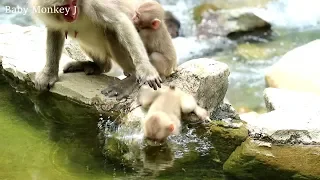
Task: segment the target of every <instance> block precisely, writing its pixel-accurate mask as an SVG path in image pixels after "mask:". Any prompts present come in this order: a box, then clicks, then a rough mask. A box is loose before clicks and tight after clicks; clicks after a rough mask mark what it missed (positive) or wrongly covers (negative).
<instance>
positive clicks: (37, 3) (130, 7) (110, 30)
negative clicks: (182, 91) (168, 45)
mask: <svg viewBox="0 0 320 180" xmlns="http://www.w3.org/2000/svg"><path fill="white" fill-rule="evenodd" d="M29 1H30V5H31V6H32V7H35V8H37V7H40V8H54V7H58V8H69V9H70V11H69V12H68V13H66V12H67V11H66V12H63V13H41V12H35V13H34V16H35V17H36V18H38V19H40V20H41V21H42V22H43V23H44V24H45V26H46V28H47V40H46V44H47V45H46V46H47V48H46V49H47V50H46V56H47V57H46V58H47V60H46V64H45V66H44V68H43V69H42V71H41V72H39V73H37V75H36V79H35V87H36V89H38V90H42V91H43V90H49V89H50V88H51V87H52V86H53V85H54V84H55V82H56V81H58V79H59V78H58V70H59V61H60V57H61V53H62V48H63V45H64V41H65V39H64V37H65V36H69V37H71V38H73V39H75V40H77V42H78V43H79V45H80V47H81V49H82V50H83V51H84V52H85V53H86V54H87V55H88V56H89V57H90V58H91V59H92V60H93V62H79V61H78V62H71V63H69V64H67V65H66V66H65V67H64V69H63V70H64V73H68V72H76V71H84V72H86V73H87V74H100V73H103V72H108V71H109V70H110V69H111V64H112V63H111V60H114V61H116V62H117V64H119V65H120V66H121V68H122V69H123V71H124V72H125V73H126V74H130V75H131V76H129V77H127V78H126V79H124V80H122V81H121V82H120V83H119V84H120V85H119V86H118V85H112V86H109V87H107V88H106V89H104V90H102V91H101V92H102V93H103V94H105V95H106V96H109V97H112V96H117V95H118V96H121V95H123V96H126V95H128V94H130V93H131V91H130V90H132V89H133V87H136V84H135V81H136V80H137V81H138V82H140V83H141V84H144V83H147V84H149V85H150V87H152V88H153V89H158V87H161V82H162V80H161V78H160V75H159V73H158V72H157V70H156V68H155V67H154V66H153V65H152V64H151V63H150V61H149V57H148V54H147V52H146V49H145V47H144V45H143V42H142V40H141V38H140V37H139V34H138V33H137V31H136V29H135V27H134V25H133V23H132V20H131V18H132V16H133V15H134V12H135V9H136V4H137V3H138V0H130V1H129V0H29ZM117 87H118V88H117ZM124 87H125V88H124Z"/></svg>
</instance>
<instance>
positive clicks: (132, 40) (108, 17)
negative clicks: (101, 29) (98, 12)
mask: <svg viewBox="0 0 320 180" xmlns="http://www.w3.org/2000/svg"><path fill="white" fill-rule="evenodd" d="M103 12H105V13H106V14H104V15H103V16H102V17H103V18H104V21H105V22H106V23H107V24H109V27H113V30H114V32H115V34H116V36H117V39H118V40H119V42H120V43H121V44H122V46H123V47H124V48H125V50H126V51H127V52H128V53H129V54H130V57H131V58H132V61H133V64H134V66H135V73H136V77H137V79H138V81H140V82H141V83H142V84H144V83H148V84H149V85H150V87H152V88H154V89H155V90H156V89H157V87H161V78H160V76H159V73H158V72H157V70H156V69H155V68H154V67H153V66H152V65H151V63H150V61H149V58H148V55H147V51H146V49H145V47H144V45H143V42H142V40H141V38H140V36H139V34H138V32H137V31H136V29H135V27H134V25H133V23H132V22H131V20H130V19H129V17H128V16H127V15H126V14H125V13H123V12H121V10H118V11H116V10H113V9H111V8H106V9H105V10H104V11H103ZM110 23H111V24H110Z"/></svg>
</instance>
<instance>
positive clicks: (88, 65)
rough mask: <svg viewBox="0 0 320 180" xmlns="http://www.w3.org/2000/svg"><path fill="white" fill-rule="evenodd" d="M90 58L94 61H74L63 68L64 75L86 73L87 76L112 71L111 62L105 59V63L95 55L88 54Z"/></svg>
mask: <svg viewBox="0 0 320 180" xmlns="http://www.w3.org/2000/svg"><path fill="white" fill-rule="evenodd" d="M87 54H88V56H89V57H90V58H91V59H92V60H93V61H94V62H91V61H73V62H69V63H68V64H66V65H65V67H64V68H63V72H64V73H71V72H84V73H85V74H86V75H93V74H96V75H97V74H101V73H104V72H108V71H110V69H111V67H112V63H111V60H110V59H109V58H105V60H104V61H102V60H100V59H98V58H95V57H94V56H93V55H91V54H89V53H87Z"/></svg>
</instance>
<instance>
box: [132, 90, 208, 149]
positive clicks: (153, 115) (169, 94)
mask: <svg viewBox="0 0 320 180" xmlns="http://www.w3.org/2000/svg"><path fill="white" fill-rule="evenodd" d="M138 102H139V103H140V104H141V105H142V107H143V108H149V110H148V113H147V115H146V118H144V119H143V120H142V121H141V126H142V129H143V132H144V137H145V138H146V139H148V140H151V141H153V142H156V143H163V142H164V141H165V140H166V139H167V137H168V136H170V135H171V134H173V135H178V134H179V133H180V130H181V113H185V114H187V113H191V112H194V113H195V114H196V115H197V116H198V117H199V118H200V119H201V120H202V121H205V120H208V121H211V120H210V118H209V115H208V112H207V111H206V110H205V109H203V108H201V107H200V106H199V105H198V104H197V102H196V100H195V98H194V97H193V96H192V95H190V94H187V93H185V92H183V91H182V90H180V89H178V88H176V87H175V86H173V85H170V86H169V87H168V86H163V87H161V89H158V90H156V91H155V90H153V89H152V88H150V87H148V86H146V85H143V86H142V87H141V89H140V93H139V95H138Z"/></svg>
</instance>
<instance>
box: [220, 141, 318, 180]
mask: <svg viewBox="0 0 320 180" xmlns="http://www.w3.org/2000/svg"><path fill="white" fill-rule="evenodd" d="M319 162H320V147H319V146H307V147H305V146H300V145H294V146H277V145H273V144H271V143H265V142H261V141H255V140H252V139H251V138H248V139H247V140H246V141H245V142H243V143H242V145H241V146H239V147H238V148H237V149H236V150H235V151H234V152H233V153H232V154H231V156H230V157H229V159H228V160H227V161H226V162H225V163H224V165H223V170H224V171H225V173H226V174H227V175H229V176H231V177H236V179H243V180H247V179H261V180H263V179H266V180H267V179H277V180H287V179H320V168H319Z"/></svg>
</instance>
